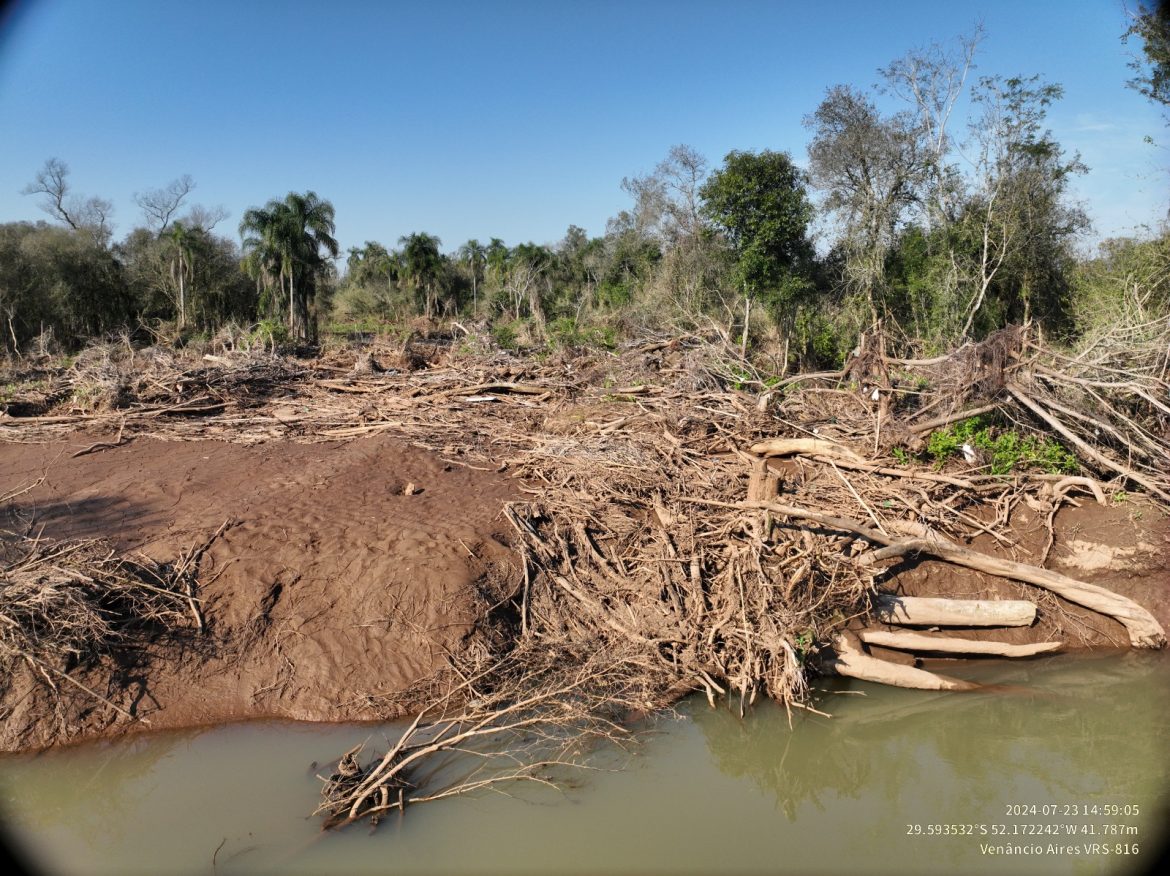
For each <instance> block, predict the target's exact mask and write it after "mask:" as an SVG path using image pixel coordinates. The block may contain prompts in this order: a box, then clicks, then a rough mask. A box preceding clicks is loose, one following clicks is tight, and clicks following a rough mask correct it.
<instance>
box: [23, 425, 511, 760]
mask: <svg viewBox="0 0 1170 876" xmlns="http://www.w3.org/2000/svg"><path fill="white" fill-rule="evenodd" d="M96 440H98V438H97V437H95V436H92V435H77V436H75V437H74V438H71V439H68V440H64V441H59V442H52V443H45V444H16V443H0V483H3V484H5V485H13V486H22V485H28V484H34V483H37V482H38V481H39V480H40V479H41V478H43V479H44V480H43V481H41V482H40V483H39V485H38V486H36V487H35V488H33V489H31V490H29V491H28V492H26V493H24V494H23V495H21V496H19V497H18V498H17V499H15V500H14V501H13V502H12V503H10V504H9V505H8V507H6V509H5V511H4V514H5V517H6V519H5V521H4V527H5V528H7V529H10V530H11V529H18V530H20V531H24V530H26V529H30V528H31V530H32V531H33V532H36V533H40V534H41V535H42V536H43V537H44V538H46V539H65V540H72V539H81V538H102V539H106V540H108V541H109V542H110V543H111V544H112V546H113V547H114V548H115V549H116V550H118V551H119V552H128V553H132V552H142V553H145V554H146V555H148V556H151V557H152V558H154V559H156V560H159V561H162V562H168V561H172V560H174V559H175V558H176V557H177V556H178V555H179V554H180V552H182V551H183V550H186V549H190V548H191V547H192V546H193V545H198V544H201V543H203V542H206V541H207V540H208V539H210V538H211V537H212V536H213V535H214V534H215V533H216V532H217V531H218V530H219V529H220V527H221V526H223V525H224V524H225V523H226V524H227V525H226V528H224V529H223V531H222V532H221V533H220V534H219V535H218V537H216V538H215V539H214V541H212V542H211V544H210V545H208V547H207V550H206V551H205V552H204V553H203V556H202V560H201V565H200V568H199V575H198V577H199V580H200V582H201V589H200V593H199V598H200V599H201V609H202V614H203V618H204V620H205V623H206V627H207V634H206V636H203V637H200V639H197V640H195V641H193V642H190V643H188V645H187V646H186V647H180V646H178V645H175V644H173V643H172V644H161V643H160V644H158V645H157V646H155V647H153V648H148V649H147V650H146V651H145V652H144V653H140V654H138V655H137V656H136V659H135V663H134V665H132V666H123V667H120V669H119V671H118V672H117V673H115V681H114V682H113V683H114V684H120V685H124V686H126V687H128V688H130V689H131V690H132V691H133V696H132V698H131V700H130V702H128V703H126V705H128V706H129V707H130V709H131V710H132V711H133V713H134V714H135V715H136V717H139V718H141V719H144V721H147V722H149V724H146V723H138V724H128V723H126V722H125V721H118V722H117V725H116V726H114V725H113V719H114V718H116V717H117V716H116V714H115V713H113V712H112V711H111V710H109V709H108V708H103V707H102V706H101V705H100V704H98V703H95V702H90V703H88V704H87V703H84V702H74V705H76V706H77V712H76V714H72V715H69V717H68V718H67V720H66V724H67V726H62V725H61V724H60V723H59V722H57V721H54V720H53V719H52V709H51V707H50V705H49V701H48V698H47V697H46V696H45V695H44V693H45V692H44V691H43V690H41V689H38V685H36V684H35V683H34V678H33V677H32V676H31V675H30V676H29V677H28V678H23V679H20V680H18V683H19V682H23V683H22V684H19V686H18V688H17V689H15V690H11V691H9V696H8V697H7V698H6V703H5V705H6V710H5V711H6V712H7V714H6V716H5V721H4V722H3V730H2V731H0V749H3V750H16V749H21V748H30V747H40V746H43V745H45V744H49V743H52V742H56V741H60V740H61V739H62V738H69V739H76V738H86V737H89V736H92V735H94V734H101V733H103V732H104V731H106V730H111V731H114V732H123V731H125V730H131V729H147V728H148V727H149V729H161V728H167V727H182V726H188V725H197V724H207V723H214V722H219V721H225V720H240V719H246V718H261V717H282V718H295V719H300V720H314V721H336V720H355V719H362V718H369V717H375V716H380V715H382V714H384V713H385V710H386V702H387V698H392V697H393V696H394V695H395V694H396V693H400V692H401V691H403V690H404V689H406V688H407V687H408V686H409V685H410V684H412V683H413V682H415V681H418V680H419V679H422V678H425V677H426V676H428V675H430V674H431V673H433V672H434V671H435V670H437V669H438V668H439V667H441V666H443V665H444V664H445V661H446V655H447V653H448V652H451V651H458V650H460V649H461V648H462V647H463V642H464V640H465V639H466V637H467V636H468V635H470V634H471V633H472V631H473V630H474V628H475V623H476V620H477V618H479V617H480V616H481V614H482V612H483V611H484V606H485V604H486V603H487V601H488V600H492V599H498V598H499V596H498V594H500V593H501V592H503V591H505V590H508V589H511V588H512V584H511V583H510V582H511V580H512V579H513V577H514V576H515V574H516V573H515V572H514V569H513V566H514V562H515V561H514V556H513V554H512V553H511V551H510V550H509V549H507V548H506V547H505V546H504V545H503V544H502V540H503V531H502V529H501V525H502V524H501V521H500V519H499V511H500V507H501V505H502V503H503V502H504V501H506V500H508V499H512V498H515V496H516V494H517V491H516V487H515V485H514V482H510V481H509V480H508V479H507V478H506V477H504V476H503V475H499V474H496V473H493V472H484V471H478V470H473V469H471V468H469V467H466V466H463V465H458V464H452V463H448V462H444V461H443V460H442V459H441V458H439V457H438V456H436V455H434V454H430V453H427V452H425V451H422V450H419V449H416V448H413V447H410V446H409V445H407V444H405V443H403V442H401V441H398V440H395V439H393V438H389V437H385V436H374V437H370V438H364V439H358V440H354V441H352V442H346V443H321V444H298V443H293V442H281V443H275V444H262V445H253V446H244V445H240V444H230V443H225V442H220V441H158V440H152V439H149V438H138V439H135V440H133V441H131V442H129V443H127V444H124V445H122V446H118V447H114V448H109V449H104V450H102V451H101V452H98V453H91V454H88V455H85V456H81V457H76V458H75V457H73V454H74V453H76V452H77V451H78V450H81V449H84V448H85V447H87V446H89V445H91V444H92V443H93V442H94V441H96ZM408 485H412V486H410V495H407V488H408ZM503 525H506V524H503ZM103 692H105V691H104V690H103ZM62 695H63V696H65V697H67V698H68V700H69V701H71V702H73V701H74V698H75V697H81V699H82V700H84V697H83V696H82V695H81V694H80V693H78V692H71V691H67V690H62ZM111 695H113V694H111ZM117 699H118V700H119V701H121V702H125V701H124V700H123V699H122V697H120V696H119V697H117Z"/></svg>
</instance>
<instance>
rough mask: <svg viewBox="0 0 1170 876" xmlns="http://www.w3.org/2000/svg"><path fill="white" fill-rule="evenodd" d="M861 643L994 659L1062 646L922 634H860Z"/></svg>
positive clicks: (1042, 651)
mask: <svg viewBox="0 0 1170 876" xmlns="http://www.w3.org/2000/svg"><path fill="white" fill-rule="evenodd" d="M860 635H861V641H863V642H865V644H867V645H881V646H882V647H883V648H896V649H897V650H899V651H919V652H931V653H939V654H987V655H990V656H994V657H1033V656H1035V655H1037V654H1051V653H1052V652H1054V651H1059V650H1060V649H1061V648H1063V647H1064V643H1063V642H1039V643H1037V644H1033V645H1009V644H1007V643H1005V642H980V641H975V640H973V639H956V638H954V637H953V636H927V635H924V634H922V633H906V632H886V631H885V630H862V632H861V634H860Z"/></svg>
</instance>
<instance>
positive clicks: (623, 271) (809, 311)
mask: <svg viewBox="0 0 1170 876" xmlns="http://www.w3.org/2000/svg"><path fill="white" fill-rule="evenodd" d="M1168 32H1170V27H1168V26H1167V23H1166V12H1165V8H1164V7H1162V8H1159V9H1154V8H1142V9H1140V10H1139V14H1138V15H1137V16H1136V17H1135V19H1134V23H1133V25H1132V27H1131V28H1130V31H1129V32H1127V34H1126V38H1127V39H1129V38H1132V37H1137V38H1138V39H1139V40H1140V41H1141V44H1142V50H1143V52H1144V57H1139V58H1137V59H1135V62H1134V65H1133V66H1134V70H1135V73H1136V74H1137V75H1136V76H1135V78H1134V79H1133V80H1131V82H1130V83H1128V84H1129V85H1130V86H1131V87H1133V88H1136V89H1138V90H1139V91H1141V92H1142V93H1143V94H1146V95H1147V96H1148V97H1149V98H1150V99H1151V100H1154V101H1156V102H1158V103H1161V104H1163V105H1167V104H1168V102H1170V96H1168V94H1167V91H1166V82H1167V76H1168V71H1170V55H1168V53H1167V47H1168V46H1170V39H1168V37H1167V33H1168ZM981 36H982V34H981V33H980V32H979V31H976V32H975V33H973V34H971V35H970V36H969V37H966V38H963V39H960V40H958V41H956V42H955V43H953V44H951V45H937V44H936V45H932V46H930V47H928V48H926V49H921V50H916V51H912V52H909V53H907V54H906V55H904V56H902V57H901V58H898V59H897V60H895V61H893V62H892V63H891V64H889V65H888V66H887V67H885V68H882V69H881V70H880V71H879V75H878V79H877V81H876V82H875V83H874V84H873V85H872V86H871V87H870V88H868V89H862V88H859V87H857V86H854V85H848V84H839V85H834V86H832V87H830V88H828V89H827V90H826V93H825V97H824V99H823V100H822V101H821V103H820V104H819V105H818V106H817V107H816V108H815V109H814V110H813V111H812V112H811V113H809V115H808V116H807V117H806V118H805V119H804V124H805V126H806V128H807V129H808V131H809V138H810V139H809V144H808V161H807V168H802V167H801V166H800V165H798V164H797V162H796V161H795V159H794V158H793V157H792V156H791V155H789V154H788V153H786V152H781V151H772V150H767V149H765V150H761V151H757V152H753V151H739V150H734V151H732V152H730V153H728V154H727V155H726V156H724V158H723V160H722V163H721V164H719V165H718V166H715V167H712V166H711V165H710V163H709V161H708V159H707V158H706V157H705V156H703V155H701V154H699V153H698V152H697V151H696V150H694V149H692V148H691V147H689V146H686V145H678V146H675V147H673V148H672V149H671V150H670V151H669V153H668V154H667V155H666V156H665V157H664V158H663V160H662V161H661V162H660V163H659V164H658V165H657V166H656V167H655V168H654V169H653V170H652V171H651V172H649V173H646V174H643V175H638V176H633V177H629V178H626V179H624V180H622V182H621V188H622V190H623V191H624V192H625V193H626V194H627V195H628V196H629V198H630V204H629V206H628V207H627V209H624V210H622V211H621V212H619V213H618V215H617V216H615V217H613V218H612V219H610V220H609V222H608V223H607V226H606V229H605V233H604V234H602V235H599V236H595V237H590V236H589V235H588V234H587V233H586V232H585V231H584V230H583V229H581V228H580V227H578V226H575V225H571V226H570V227H569V228H568V230H567V231H566V233H565V235H564V237H563V238H562V239H561V240H560V241H559V242H557V243H556V244H553V245H539V244H535V243H531V242H528V243H519V244H515V245H512V246H509V245H508V244H506V243H505V242H504V241H503V240H501V239H499V238H495V237H492V238H489V239H488V241H487V242H486V243H483V242H481V241H479V240H476V239H473V240H468V241H466V242H465V243H463V244H462V245H459V246H457V247H455V248H454V249H452V250H451V251H448V252H444V251H443V243H442V241H441V240H439V239H438V238H437V237H435V236H434V235H431V234H428V233H425V232H416V233H412V234H408V235H405V236H403V237H401V238H399V239H398V240H397V241H396V242H395V243H393V244H386V243H381V242H377V241H367V242H366V243H365V244H363V245H362V246H359V247H353V248H351V249H349V251H348V252H347V254H346V258H345V262H344V272H343V273H342V272H340V271H339V270H338V262H340V259H341V253H340V248H339V245H338V243H337V241H336V239H335V237H334V234H335V226H334V209H333V206H332V204H330V202H329V201H328V200H326V199H324V198H321V197H320V196H318V195H317V194H316V193H315V192H312V191H308V192H304V193H297V192H290V193H289V194H288V195H287V196H286V197H284V198H283V199H276V198H274V199H273V200H271V201H269V202H268V203H267V204H265V205H264V206H262V207H253V208H250V209H248V210H247V211H246V212H245V213H244V215H243V217H242V219H241V221H240V222H239V225H238V228H237V229H235V231H236V232H237V233H238V237H237V236H236V235H232V234H230V233H227V234H224V233H219V232H217V231H216V229H217V227H218V226H219V225H220V223H221V222H223V220H224V219H225V218H226V217H225V214H224V211H223V210H221V209H209V208H206V207H202V206H198V205H193V206H192V205H189V203H188V202H189V198H190V195H191V193H192V191H193V189H194V188H195V183H194V181H193V180H191V178H190V177H186V176H185V177H181V178H179V179H177V180H175V181H173V182H172V183H170V184H169V185H167V186H165V187H163V188H161V189H157V190H152V191H147V192H144V193H141V194H137V195H135V202H136V203H137V204H138V206H139V207H140V209H141V210H142V223H141V225H139V226H138V227H136V228H135V229H134V230H132V231H131V232H130V233H129V234H128V235H127V236H126V237H125V238H124V239H123V240H121V241H118V242H113V241H112V234H111V230H110V213H111V207H110V203H109V202H108V201H106V200H104V199H102V198H96V197H86V196H83V195H80V194H78V193H76V192H75V191H74V190H73V189H72V187H71V185H70V179H69V169H68V167H67V165H65V163H64V162H62V161H60V160H58V159H55V158H54V159H50V160H49V161H47V162H46V164H45V166H44V167H43V168H42V169H41V171H40V172H39V173H38V174H37V175H36V177H35V178H34V180H33V181H32V182H31V183H30V184H29V186H28V187H27V188H26V189H25V192H26V193H27V194H29V195H36V196H39V198H40V200H41V207H42V208H43V209H44V210H45V212H47V213H48V214H49V216H50V217H51V218H52V219H53V220H54V222H53V223H46V222H43V221H42V222H35V223H34V222H17V223H8V224H5V225H0V318H3V319H4V321H5V326H4V328H5V330H6V331H5V335H6V336H5V338H4V344H5V346H6V348H8V349H10V350H13V351H15V350H20V349H21V348H22V347H23V346H25V345H27V343H28V342H29V341H30V339H32V338H33V337H36V336H38V335H41V336H43V333H44V332H46V331H51V332H53V333H54V334H55V335H56V337H57V338H58V339H59V340H60V341H61V342H62V343H64V344H65V345H67V346H68V345H75V344H77V343H80V342H81V341H82V340H83V339H85V338H88V337H92V336H95V335H101V334H103V333H106V332H109V331H112V330H114V329H117V328H120V327H124V326H128V325H129V326H133V325H134V324H136V323H139V322H142V321H152V320H153V321H161V322H166V323H170V324H172V325H173V326H174V327H175V328H176V329H177V330H178V331H179V332H180V333H183V332H187V333H194V332H212V331H214V330H215V329H216V328H217V327H218V326H219V325H221V324H223V323H224V322H227V321H235V322H239V323H249V324H250V323H256V322H258V321H264V322H265V324H266V325H268V326H270V327H271V328H272V329H273V330H274V331H277V332H278V333H279V334H281V335H282V336H287V337H288V338H289V339H290V340H292V341H296V342H300V343H312V342H315V341H316V340H317V339H318V332H319V329H320V327H321V326H322V325H326V326H328V325H333V326H335V327H337V326H350V327H355V326H364V327H377V326H378V324H381V323H402V322H404V321H408V320H410V319H412V318H414V317H416V316H423V317H427V318H431V319H435V318H459V319H473V320H482V321H484V322H485V323H486V324H488V325H490V326H491V327H492V330H493V332H494V333H495V334H496V337H497V339H498V340H500V341H501V342H502V343H505V344H513V343H518V342H520V341H526V342H529V343H556V342H565V343H580V342H597V343H612V341H613V339H614V338H615V337H617V336H618V335H621V334H623V333H632V332H636V331H639V330H644V329H655V330H662V329H665V328H671V329H674V330H693V329H711V328H714V329H718V330H719V331H721V332H723V333H724V334H725V335H726V337H728V339H729V340H733V341H734V342H736V343H738V344H739V345H740V346H741V347H742V349H743V351H744V352H745V353H747V352H748V351H749V350H756V351H759V350H763V349H768V350H770V351H771V352H772V353H773V354H774V355H775V356H776V357H777V361H778V364H779V366H780V367H781V368H782V369H784V368H788V367H807V366H817V365H822V364H828V363H831V362H839V361H840V357H841V356H842V355H843V354H844V352H845V350H847V349H848V348H849V347H850V346H851V344H852V343H853V339H854V338H855V337H856V335H857V332H858V331H859V330H860V329H861V328H863V327H864V326H866V325H869V324H871V323H873V322H874V321H877V320H881V321H882V322H883V323H884V324H885V325H886V326H887V327H888V328H890V329H893V330H894V331H895V332H897V331H898V330H900V331H901V332H902V334H903V335H904V337H905V338H906V339H908V340H911V341H913V346H915V347H916V348H918V349H920V350H923V351H929V350H932V349H938V348H942V347H945V346H947V345H951V344H954V343H956V342H959V341H961V340H963V339H967V338H977V337H982V336H984V335H986V334H987V333H989V332H991V331H994V330H995V329H997V328H999V327H1001V326H1003V325H1005V324H1007V323H1009V322H1019V321H1024V320H1028V319H1031V320H1035V321H1037V322H1039V323H1040V324H1041V325H1042V326H1044V328H1045V329H1046V330H1047V331H1048V332H1050V333H1051V334H1054V335H1057V336H1066V337H1072V336H1074V335H1075V334H1076V333H1077V332H1079V331H1084V330H1086V327H1087V324H1088V323H1087V321H1088V320H1090V319H1091V318H1094V317H1093V316H1092V315H1093V314H1098V315H1100V314H1101V312H1102V310H1101V302H1102V300H1103V297H1104V298H1107V297H1108V295H1109V294H1110V291H1109V289H1108V288H1107V287H1108V282H1107V279H1106V278H1108V277H1110V276H1112V275H1113V274H1112V273H1111V272H1113V271H1114V270H1115V269H1117V270H1119V269H1120V268H1119V267H1118V265H1119V264H1120V263H1121V262H1126V263H1127V264H1129V265H1130V267H1131V268H1134V267H1135V266H1136V268H1135V269H1138V268H1140V270H1142V271H1145V274H1143V276H1146V275H1148V277H1147V279H1148V282H1149V283H1152V284H1153V289H1154V292H1155V293H1156V294H1154V297H1153V300H1154V301H1155V303H1157V302H1161V303H1162V304H1165V299H1166V297H1167V296H1166V290H1165V286H1166V284H1167V283H1168V282H1170V280H1167V278H1166V277H1165V276H1164V274H1160V273H1159V270H1160V269H1159V265H1163V266H1164V265H1165V264H1166V261H1167V251H1168V248H1170V244H1168V243H1167V239H1168V238H1167V233H1166V231H1165V229H1163V230H1162V232H1161V233H1160V234H1153V235H1149V236H1148V237H1147V238H1146V239H1142V240H1136V239H1135V240H1122V241H1111V242H1108V243H1107V244H1106V245H1105V246H1103V247H1102V248H1101V253H1100V254H1099V255H1098V256H1097V257H1095V258H1093V259H1084V258H1078V256H1077V252H1076V244H1077V242H1078V241H1079V240H1081V239H1083V235H1084V233H1085V232H1086V231H1087V230H1088V229H1089V222H1088V219H1087V217H1086V215H1085V213H1084V211H1083V210H1082V209H1081V208H1080V206H1079V205H1078V204H1076V203H1075V202H1074V201H1073V200H1072V199H1071V197H1070V193H1069V185H1070V181H1071V180H1072V179H1073V178H1074V177H1075V176H1077V175H1079V174H1083V173H1085V172H1086V171H1087V168H1086V167H1085V166H1084V163H1083V162H1082V161H1081V159H1080V157H1079V156H1078V155H1076V154H1075V153H1074V154H1069V153H1068V152H1067V151H1066V150H1065V149H1064V147H1063V146H1062V145H1061V144H1060V143H1058V142H1057V141H1056V139H1055V138H1054V136H1053V134H1052V132H1051V130H1050V129H1049V128H1048V127H1047V124H1046V120H1047V115H1048V112H1049V110H1050V108H1051V107H1052V106H1053V105H1054V104H1055V103H1056V102H1057V101H1059V100H1060V99H1061V98H1062V97H1063V91H1062V89H1061V87H1060V86H1059V85H1057V84H1054V83H1049V82H1046V81H1044V80H1043V79H1042V78H1040V77H1037V76H1032V77H1023V76H1015V77H1003V76H982V77H975V76H974V75H973V68H974V63H973V62H974V57H975V53H976V50H977V47H978V44H979V41H980V39H981ZM966 108H969V109H966ZM963 109H965V110H966V117H965V118H962V119H960V118H958V115H959V113H960V111H961V110H963ZM1159 278H1161V279H1159ZM1113 291H1114V292H1115V293H1117V292H1118V290H1116V289H1115V290H1113Z"/></svg>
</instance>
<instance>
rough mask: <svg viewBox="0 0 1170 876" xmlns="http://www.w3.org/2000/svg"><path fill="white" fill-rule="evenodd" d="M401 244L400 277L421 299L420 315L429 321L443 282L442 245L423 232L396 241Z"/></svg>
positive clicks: (434, 309) (439, 241) (431, 235)
mask: <svg viewBox="0 0 1170 876" xmlns="http://www.w3.org/2000/svg"><path fill="white" fill-rule="evenodd" d="M398 242H399V243H400V244H402V269H403V275H404V277H405V279H406V281H407V283H409V284H410V286H411V287H412V288H413V289H414V290H415V294H416V295H418V296H420V297H421V298H422V304H423V313H424V314H426V316H427V318H428V319H430V318H431V317H433V316H434V315H435V312H436V310H437V305H438V300H439V292H440V291H441V284H442V280H443V268H444V263H443V255H442V253H440V252H439V246H440V245H441V244H442V241H441V240H439V238H437V237H435V236H434V235H433V234H427V233H426V232H425V231H419V232H415V233H414V234H407V235H404V236H402V237H400V238H399V239H398Z"/></svg>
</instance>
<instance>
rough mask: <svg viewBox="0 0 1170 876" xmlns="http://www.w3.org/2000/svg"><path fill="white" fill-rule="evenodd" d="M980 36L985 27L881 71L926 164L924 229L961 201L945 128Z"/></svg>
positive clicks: (947, 216) (946, 217)
mask: <svg viewBox="0 0 1170 876" xmlns="http://www.w3.org/2000/svg"><path fill="white" fill-rule="evenodd" d="M982 38H983V25H982V24H977V25H976V26H975V28H974V30H973V31H972V33H971V35H970V36H961V37H959V39H958V44H957V45H956V46H955V47H953V48H948V47H946V46H943V45H941V44H939V43H931V44H930V46H928V47H927V48H925V49H916V50H914V51H911V52H907V53H906V54H905V55H903V56H902V57H901V58H899V59H898V60H896V61H894V62H893V63H891V64H890V65H889V66H888V67H885V68H884V69H882V70H881V71H880V73H881V76H882V78H883V80H884V81H885V85H884V87H883V90H884V91H886V92H888V93H890V94H892V95H894V96H895V97H898V98H900V99H901V100H902V101H904V102H905V103H906V104H907V105H908V106H909V107H910V108H911V111H912V112H914V113H915V115H916V118H917V120H918V125H919V127H920V130H921V136H922V140H923V147H924V159H925V162H926V177H925V180H924V181H925V183H926V191H925V192H924V193H923V197H922V199H921V202H922V207H923V208H924V209H923V214H924V215H923V218H924V220H925V223H926V227H927V229H928V230H929V229H931V228H939V227H946V225H947V224H948V222H949V221H950V220H951V219H952V218H953V217H954V214H955V210H956V205H957V203H958V202H959V200H961V195H962V193H961V191H960V189H961V185H960V183H959V181H958V180H957V175H958V171H957V169H956V168H955V167H954V166H953V164H952V163H951V157H952V152H953V143H952V141H951V137H950V134H949V133H948V131H947V126H948V124H949V123H950V119H951V116H952V114H953V113H954V110H955V104H956V103H957V102H958V100H959V97H960V96H961V95H962V93H963V89H964V88H965V87H966V82H967V76H968V74H969V73H970V72H971V69H972V67H973V66H974V61H975V51H976V49H977V48H978V46H979V42H980V40H982Z"/></svg>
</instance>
